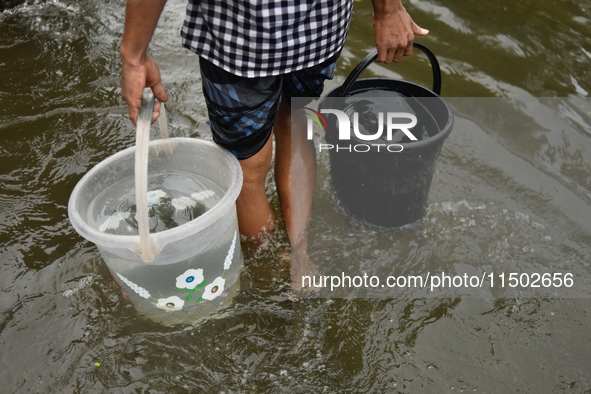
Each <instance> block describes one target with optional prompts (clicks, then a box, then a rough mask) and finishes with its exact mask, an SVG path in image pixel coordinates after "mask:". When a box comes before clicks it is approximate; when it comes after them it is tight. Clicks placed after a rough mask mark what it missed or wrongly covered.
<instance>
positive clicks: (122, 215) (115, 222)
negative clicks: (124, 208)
mask: <svg viewBox="0 0 591 394" xmlns="http://www.w3.org/2000/svg"><path fill="white" fill-rule="evenodd" d="M128 217H129V212H119V211H116V212H113V213H112V214H111V216H109V217H108V218H107V220H105V222H104V223H103V224H101V225H100V227H99V231H101V232H103V233H104V232H105V231H107V230H114V229H116V228H117V227H119V223H121V221H122V220H125V219H127V218H128Z"/></svg>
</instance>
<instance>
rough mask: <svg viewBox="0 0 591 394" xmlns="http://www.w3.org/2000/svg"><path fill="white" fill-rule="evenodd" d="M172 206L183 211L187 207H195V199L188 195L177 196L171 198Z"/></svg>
mask: <svg viewBox="0 0 591 394" xmlns="http://www.w3.org/2000/svg"><path fill="white" fill-rule="evenodd" d="M171 203H172V206H173V207H174V209H176V210H177V211H185V210H187V209H189V208H193V207H195V205H197V201H195V200H193V199H192V198H189V197H184V196H183V197H179V198H173V199H172V201H171Z"/></svg>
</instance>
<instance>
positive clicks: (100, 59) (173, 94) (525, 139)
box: [0, 0, 591, 393]
mask: <svg viewBox="0 0 591 394" xmlns="http://www.w3.org/2000/svg"><path fill="white" fill-rule="evenodd" d="M406 6H407V9H408V10H409V11H410V12H411V14H412V15H413V17H414V19H415V21H416V22H417V23H419V24H420V25H422V26H423V27H425V28H428V29H430V31H431V33H430V34H429V36H428V37H426V38H421V39H420V41H421V42H422V43H424V44H426V45H427V46H428V47H429V48H430V49H431V50H432V51H433V52H434V53H435V54H436V55H437V57H438V59H439V61H440V63H441V66H442V71H443V90H442V95H443V96H444V97H446V98H448V100H449V102H450V106H451V107H452V108H453V109H454V114H455V115H456V123H455V126H454V130H453V131H452V133H451V135H450V136H449V138H448V139H447V140H446V142H445V145H444V147H443V151H442V153H441V156H440V158H439V160H438V163H437V171H436V172H435V175H434V178H433V184H432V188H431V194H430V196H429V205H428V209H427V216H426V217H425V220H424V222H423V224H422V225H421V226H420V227H419V228H415V229H409V230H408V231H403V232H398V233H396V232H389V233H387V234H385V233H383V232H380V231H378V230H375V229H366V228H364V227H363V226H361V225H359V224H358V223H351V222H349V221H348V219H347V218H346V217H345V216H344V215H343V213H342V211H341V210H339V209H338V203H337V202H335V198H334V195H332V193H331V191H330V180H329V176H328V159H327V157H326V156H322V155H319V180H318V190H317V197H316V203H315V204H316V205H315V216H314V220H313V227H312V231H314V232H315V233H314V234H317V235H315V237H314V239H315V241H316V242H317V244H313V245H312V246H311V256H312V257H313V258H316V259H319V260H320V259H325V260H327V259H328V260H330V263H329V265H331V266H334V265H338V264H342V267H343V269H346V270H348V272H349V273H350V274H352V275H354V274H360V273H361V271H359V270H360V269H363V270H366V271H368V272H372V271H371V270H374V271H373V272H375V273H376V274H380V275H381V274H385V273H388V272H389V273H396V274H401V273H426V272H427V271H432V272H436V270H437V269H438V268H442V269H448V270H449V269H452V268H454V267H455V268H456V269H457V267H458V266H460V267H467V266H471V267H472V268H474V269H476V270H478V269H480V270H485V271H486V270H493V269H495V270H496V271H495V274H499V273H507V274H509V273H510V272H512V271H517V272H522V271H525V270H527V269H532V268H535V269H536V270H539V271H541V270H547V271H548V272H552V271H554V272H555V271H560V272H562V273H568V272H570V273H573V275H574V280H575V281H576V282H577V283H579V284H582V288H580V289H579V291H577V292H576V293H574V294H570V293H568V292H567V291H566V290H565V289H561V288H557V289H554V291H553V292H551V294H544V296H536V294H535V293H527V292H525V291H524V293H523V294H522V295H523V296H519V293H518V294H517V296H514V295H513V293H508V294H509V295H510V296H507V294H505V293H503V292H502V291H500V290H498V289H496V290H495V291H491V294H489V295H472V296H466V297H463V296H454V297H452V296H446V295H445V294H444V295H443V296H424V297H412V296H411V294H410V292H409V293H405V292H399V293H397V294H395V295H394V296H383V297H380V296H372V297H361V296H360V295H358V294H357V293H356V292H354V291H351V293H350V296H348V297H347V296H346V295H344V296H343V297H338V298H337V297H333V298H311V299H306V300H304V301H300V302H292V301H290V300H289V299H288V298H287V297H286V293H287V289H288V287H289V286H288V284H289V273H288V272H287V270H286V268H285V264H284V262H283V256H284V255H285V251H286V249H287V247H286V242H285V236H284V234H283V235H281V234H280V235H279V236H278V238H277V239H276V240H275V241H273V242H272V243H271V244H270V245H267V247H266V248H264V249H263V250H259V251H249V250H247V251H246V252H245V259H246V261H245V263H246V266H247V268H246V269H245V271H244V272H243V278H242V281H241V282H242V283H241V291H240V293H239V294H238V296H237V297H236V298H235V299H234V301H233V303H232V305H231V306H230V307H228V308H227V309H226V310H224V311H223V313H221V312H220V314H219V315H217V316H214V318H211V319H207V320H205V321H202V322H200V323H199V324H195V325H194V326H193V325H179V326H174V327H166V326H162V325H160V324H158V323H154V322H152V321H151V320H148V319H146V318H144V317H142V316H141V315H138V314H137V313H136V311H135V309H134V308H133V307H132V306H131V304H130V302H129V301H128V300H126V299H125V298H124V297H123V295H122V294H121V291H120V289H119V288H118V286H117V285H116V284H115V283H114V282H113V280H112V279H111V276H110V275H109V272H108V270H107V268H106V266H105V264H104V263H103V261H102V260H101V258H100V256H99V254H98V252H97V250H96V248H95V247H94V245H92V244H90V243H89V242H87V241H85V240H84V239H82V238H81V237H80V236H79V235H77V234H76V233H75V232H74V230H73V229H72V227H71V225H70V223H69V220H68V217H67V202H68V198H69V195H70V193H71V191H72V189H73V188H74V186H75V185H76V183H77V182H78V180H79V179H80V178H81V177H82V175H83V174H85V173H86V172H87V171H88V170H89V169H90V168H91V167H92V166H93V165H95V164H97V163H98V162H100V161H101V160H103V159H105V158H106V157H108V156H110V155H112V154H113V153H115V152H118V151H120V150H122V149H123V148H126V147H128V146H131V145H133V143H134V137H135V136H134V133H135V130H134V128H133V126H132V124H131V122H130V121H129V119H128V118H127V114H126V108H125V106H124V105H123V102H122V101H121V99H120V97H119V91H118V89H119V55H118V45H119V41H120V38H121V31H122V24H123V7H124V2H123V1H122V0H106V1H103V2H98V3H97V2H90V1H83V2H79V1H71V0H55V1H50V0H47V1H37V2H33V3H32V4H30V5H27V6H24V7H20V8H16V9H12V10H8V11H5V12H4V13H2V14H0V75H1V77H0V80H1V81H2V83H1V84H0V130H1V137H0V141H1V142H0V169H1V171H0V236H1V244H0V245H1V246H0V262H1V264H0V347H1V357H0V382H2V384H1V385H0V392H2V393H103V392H122V393H176V392H179V393H182V392H194V393H284V392H290V393H291V392H294V393H394V392H402V393H458V392H476V393H501V392H503V393H504V392H523V393H527V392H532V393H559V392H565V393H571V392H572V393H585V392H589V391H590V390H591V372H589V371H591V334H590V333H589V332H590V330H589V327H591V314H590V312H589V310H590V306H591V301H590V300H589V294H590V292H589V287H588V286H587V285H588V283H589V274H590V272H591V267H590V259H591V246H590V245H591V224H590V223H591V220H590V215H591V153H590V152H591V131H590V127H589V118H590V115H589V113H590V112H591V110H590V109H589V101H588V100H585V98H587V97H588V96H589V90H590V89H591V74H590V70H591V67H589V63H590V62H591V38H589V37H591V1H589V0H584V1H580V0H579V1H575V0H565V1H561V2H555V1H545V0H544V1H537V2H531V1H527V0H513V1H508V0H496V1H489V0H479V1H476V0H469V1H468V0H462V1H441V0H428V1H416V0H412V1H407V2H406ZM183 10H184V4H183V1H182V0H170V1H169V2H168V4H167V8H166V10H165V13H164V15H163V17H162V18H161V23H160V25H159V28H158V30H157V32H156V34H155V37H154V40H153V44H152V46H151V52H152V54H153V55H154V57H155V58H156V60H157V61H158V62H159V64H160V66H161V70H162V72H163V79H164V83H165V86H166V87H167V89H168V91H169V94H170V102H169V104H168V105H167V110H168V115H169V121H170V129H171V134H173V135H174V136H190V137H202V138H209V137H210V134H209V131H208V126H207V121H206V112H205V107H204V102H203V99H202V96H201V88H200V83H199V76H198V72H197V59H196V57H195V56H194V55H193V54H191V53H188V52H187V51H186V50H184V49H182V48H181V47H180V37H179V30H180V25H181V23H182V18H183ZM355 11H356V12H355V15H354V20H353V24H352V28H351V31H350V35H349V37H348V42H347V45H346V48H345V49H344V51H343V55H342V57H341V60H340V62H339V65H338V68H337V72H336V77H335V79H334V80H333V81H331V82H330V83H329V84H328V85H327V91H328V90H329V89H332V88H334V87H336V86H338V85H340V84H341V83H342V82H343V81H344V79H345V78H346V76H347V75H348V73H349V72H350V71H351V70H352V68H353V67H354V66H355V65H356V64H357V63H358V62H359V61H360V59H361V58H362V57H363V56H364V55H365V54H366V53H367V52H368V51H369V50H370V49H371V48H372V37H373V36H372V32H371V4H370V2H367V1H362V2H357V3H356V8H355ZM366 73H367V74H366V75H368V76H371V75H373V76H375V75H379V76H382V77H387V78H404V79H408V80H411V81H414V82H417V83H420V84H422V85H426V86H429V85H430V83H431V79H430V78H431V76H430V71H429V66H428V63H427V61H426V60H425V59H424V58H423V57H422V56H421V55H417V56H414V57H412V58H408V59H405V60H404V62H403V63H401V64H397V65H389V66H384V65H372V66H371V67H370V68H369V70H367V71H366ZM540 97H548V98H561V99H548V101H546V100H538V99H537V98H540ZM466 98H478V99H476V100H472V99H466ZM484 98H486V99H484ZM499 98H504V99H509V100H511V103H512V104H513V105H512V107H511V111H510V114H511V116H510V118H511V119H512V120H513V122H516V123H510V124H509V126H508V123H506V117H504V116H493V115H489V114H488V113H487V111H486V109H487V108H497V107H498V106H500V104H499V102H498V99H499ZM489 99H491V100H493V101H486V100H489ZM532 103H533V104H536V106H537V109H536V108H532V106H531V105H532ZM501 104H502V103H501ZM540 106H541V108H542V109H541V110H540ZM490 113H492V114H496V113H497V112H494V111H491V112H490ZM549 114H550V115H549ZM525 115H527V116H525ZM536 115H539V116H541V117H544V116H545V117H546V120H545V121H540V123H539V124H538V125H537V126H536V124H532V119H533V118H534V117H535V116H536ZM525 118H527V119H525ZM559 119H560V122H559ZM520 122H521V123H520ZM544 122H546V123H544ZM533 123H535V122H533ZM516 124H517V125H519V124H521V125H523V129H521V128H519V127H515V125H516ZM556 125H561V127H560V128H557V127H554V126H556ZM269 195H270V196H272V197H273V204H274V206H275V207H277V206H278V203H277V200H276V198H275V197H274V186H273V185H272V184H270V185H269ZM343 245H347V246H346V247H343ZM368 254H370V255H371V256H370V257H367V255H368ZM355 270H357V271H355ZM490 272H492V271H490ZM563 290H564V291H563Z"/></svg>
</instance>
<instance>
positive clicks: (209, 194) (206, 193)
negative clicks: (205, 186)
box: [191, 190, 215, 201]
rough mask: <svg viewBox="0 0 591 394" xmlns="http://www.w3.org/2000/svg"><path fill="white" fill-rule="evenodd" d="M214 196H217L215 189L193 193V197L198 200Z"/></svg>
mask: <svg viewBox="0 0 591 394" xmlns="http://www.w3.org/2000/svg"><path fill="white" fill-rule="evenodd" d="M213 196H215V192H214V191H213V190H202V191H200V192H197V193H191V197H193V198H194V199H195V200H197V201H201V200H205V199H207V198H210V197H213Z"/></svg>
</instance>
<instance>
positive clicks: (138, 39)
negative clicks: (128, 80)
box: [120, 0, 166, 66]
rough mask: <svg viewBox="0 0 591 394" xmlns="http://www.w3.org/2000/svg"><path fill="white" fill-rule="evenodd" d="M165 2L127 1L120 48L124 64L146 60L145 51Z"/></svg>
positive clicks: (135, 63) (162, 0)
mask: <svg viewBox="0 0 591 394" xmlns="http://www.w3.org/2000/svg"><path fill="white" fill-rule="evenodd" d="M165 4H166V0H128V1H127V4H126V7H125V28H124V30H123V39H122V40H121V48H120V50H121V58H122V60H123V63H124V64H129V65H132V66H137V65H140V64H143V63H144V62H145V61H146V51H147V49H148V45H149V44H150V41H151V40H152V35H153V34H154V30H156V25H157V23H158V19H159V18H160V14H161V13H162V10H163V9H164V5H165Z"/></svg>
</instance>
